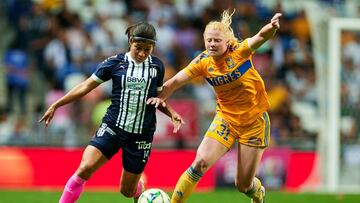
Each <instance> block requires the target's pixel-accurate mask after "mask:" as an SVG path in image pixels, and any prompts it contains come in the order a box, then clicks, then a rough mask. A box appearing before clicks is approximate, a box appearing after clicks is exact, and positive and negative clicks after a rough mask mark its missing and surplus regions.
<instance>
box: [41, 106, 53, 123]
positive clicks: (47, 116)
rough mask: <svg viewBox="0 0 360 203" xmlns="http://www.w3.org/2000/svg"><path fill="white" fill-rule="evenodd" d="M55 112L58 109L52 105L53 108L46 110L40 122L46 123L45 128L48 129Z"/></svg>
mask: <svg viewBox="0 0 360 203" xmlns="http://www.w3.org/2000/svg"><path fill="white" fill-rule="evenodd" d="M55 111H56V108H55V107H54V106H52V105H51V106H50V107H49V108H48V109H47V110H46V112H45V114H44V115H43V116H42V118H41V119H40V120H39V122H42V121H44V122H45V126H46V127H48V125H49V123H50V121H51V119H52V118H53V117H54V114H55Z"/></svg>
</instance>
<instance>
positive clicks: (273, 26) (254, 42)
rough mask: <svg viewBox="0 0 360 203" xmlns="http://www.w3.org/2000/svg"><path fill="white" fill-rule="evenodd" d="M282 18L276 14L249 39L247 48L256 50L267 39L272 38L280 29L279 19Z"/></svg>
mask: <svg viewBox="0 0 360 203" xmlns="http://www.w3.org/2000/svg"><path fill="white" fill-rule="evenodd" d="M281 16H282V14H281V13H276V14H275V15H274V16H273V17H272V18H271V21H270V23H268V24H266V25H265V26H264V27H262V28H261V29H260V31H259V32H258V33H257V34H256V35H254V36H253V37H251V38H249V47H250V48H251V49H252V50H256V49H257V48H259V47H260V46H261V45H262V44H264V43H265V42H266V41H267V40H268V39H270V38H271V37H272V36H274V34H275V32H276V30H277V29H279V28H280V22H279V19H280V17H281Z"/></svg>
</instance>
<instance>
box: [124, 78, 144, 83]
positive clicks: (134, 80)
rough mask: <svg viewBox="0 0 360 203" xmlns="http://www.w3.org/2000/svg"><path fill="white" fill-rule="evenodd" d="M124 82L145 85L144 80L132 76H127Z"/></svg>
mask: <svg viewBox="0 0 360 203" xmlns="http://www.w3.org/2000/svg"><path fill="white" fill-rule="evenodd" d="M126 82H131V83H145V82H146V81H145V78H137V77H133V76H129V77H126Z"/></svg>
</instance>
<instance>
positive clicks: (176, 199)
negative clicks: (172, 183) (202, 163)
mask: <svg viewBox="0 0 360 203" xmlns="http://www.w3.org/2000/svg"><path fill="white" fill-rule="evenodd" d="M201 177H202V174H201V173H199V172H197V171H195V170H194V168H193V167H190V168H188V169H187V170H186V171H185V172H184V173H183V174H182V175H181V176H180V178H179V180H178V182H177V183H176V187H175V190H174V193H173V195H172V197H171V203H183V202H185V201H186V200H187V198H188V197H189V196H190V195H191V193H192V192H193V191H194V189H195V187H196V185H197V183H198V182H199V180H200V178H201Z"/></svg>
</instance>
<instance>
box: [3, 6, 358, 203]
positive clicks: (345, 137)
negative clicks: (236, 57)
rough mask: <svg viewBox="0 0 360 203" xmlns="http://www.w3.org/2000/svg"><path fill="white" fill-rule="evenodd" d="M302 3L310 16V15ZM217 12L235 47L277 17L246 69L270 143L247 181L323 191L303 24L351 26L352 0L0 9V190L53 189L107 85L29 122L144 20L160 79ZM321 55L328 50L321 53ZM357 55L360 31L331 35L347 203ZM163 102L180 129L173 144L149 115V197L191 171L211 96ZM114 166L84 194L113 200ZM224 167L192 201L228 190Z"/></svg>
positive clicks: (353, 159)
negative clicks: (258, 93) (152, 127)
mask: <svg viewBox="0 0 360 203" xmlns="http://www.w3.org/2000/svg"><path fill="white" fill-rule="evenodd" d="M304 2H312V3H314V4H316V5H317V6H318V8H321V9H320V10H317V13H314V12H311V10H308V9H306V8H308V7H307V6H305V5H304V4H305V3H304ZM228 8H236V10H237V12H236V15H235V16H234V18H233V24H232V25H233V28H234V31H235V33H236V34H237V35H238V36H239V37H240V38H241V39H245V38H247V37H250V36H252V35H254V34H255V33H256V32H257V31H258V30H259V29H260V28H261V26H263V25H264V24H265V23H266V22H268V21H269V19H270V18H271V16H272V15H273V14H274V13H275V12H281V13H283V17H282V19H281V28H280V29H279V30H278V33H277V34H276V36H275V37H274V38H273V39H271V40H270V41H269V42H268V43H266V44H264V45H263V46H262V47H261V48H260V49H259V50H258V52H257V54H256V55H255V56H254V59H253V60H254V63H255V65H256V67H257V69H258V71H259V72H260V74H261V75H262V77H263V78H264V81H265V83H266V87H267V91H268V94H269V98H270V101H271V109H270V110H269V115H270V118H271V138H272V139H271V144H270V147H269V149H268V150H267V152H266V154H265V155H264V158H263V160H262V165H261V167H260V169H259V172H258V175H259V176H260V178H261V179H262V180H263V182H264V184H265V185H266V186H267V187H268V188H269V189H271V190H274V191H287V192H289V191H291V192H293V191H296V192H298V191H300V192H304V191H305V192H306V191H312V192H313V191H326V183H327V180H326V176H325V175H324V174H323V172H324V170H323V168H324V167H325V164H324V162H323V161H319V160H321V158H322V157H321V154H320V153H319V145H321V144H322V143H321V142H322V139H320V137H319V133H320V126H321V123H320V122H321V119H322V118H321V112H320V104H319V103H320V100H321V99H323V98H321V97H320V96H322V94H321V92H322V91H323V90H321V85H319V77H320V76H319V69H321V68H325V69H326V67H318V64H319V63H318V62H317V61H316V60H317V58H316V57H317V55H319V54H320V55H326V53H319V52H318V51H319V50H321V49H319V48H318V47H317V46H318V44H319V41H316V42H314V39H316V37H314V35H315V33H314V32H315V31H316V32H317V33H316V34H318V35H319V32H320V33H321V34H324V35H321V36H323V37H324V38H327V36H326V31H324V30H326V28H324V30H320V31H319V28H318V27H316V29H315V28H314V19H316V15H322V14H324V13H325V14H326V16H329V17H344V18H359V17H360V2H359V1H356V0H352V1H351V0H347V1H346V0H312V1H310V0H309V1H290V0H282V1H275V0H255V1H250V0H247V1H245V0H238V1H235V0H221V1H219V0H193V1H192V0H189V1H187V0H173V1H171V0H151V1H146V0H128V1H121V0H92V1H91V0H79V1H70V0H65V1H62V0H36V1H31V0H5V1H1V2H0V9H1V12H0V25H1V26H0V27H1V37H0V55H1V59H2V60H1V64H0V84H1V85H0V188H2V189H3V190H5V191H7V190H9V189H11V190H13V189H16V190H19V189H20V190H29V189H30V190H32V191H34V190H43V189H51V190H52V189H55V190H59V191H60V190H61V189H62V187H63V185H64V183H65V182H66V180H67V178H68V177H69V176H70V175H71V174H72V172H73V171H74V169H75V168H76V167H77V165H78V162H79V160H80V157H81V152H82V149H83V147H84V146H85V145H86V144H87V142H88V140H89V139H90V137H91V136H92V134H93V133H94V130H95V129H96V127H97V126H98V125H99V122H100V119H101V116H102V114H103V112H104V111H105V109H106V107H107V105H108V104H109V101H108V100H107V99H108V97H109V94H110V93H111V92H110V90H111V84H110V83H107V84H104V85H101V86H100V88H97V89H96V91H94V92H91V93H90V94H89V95H86V96H85V98H84V99H82V100H80V101H78V102H76V103H74V104H71V105H68V106H65V107H62V108H61V109H59V110H58V112H57V115H56V116H55V118H54V120H53V122H52V124H51V125H50V127H49V128H47V129H45V128H44V126H43V125H41V124H39V123H38V122H37V121H38V119H39V117H40V116H41V115H42V113H43V112H44V110H45V108H46V107H47V106H48V105H49V104H50V103H51V102H52V101H55V100H56V99H57V98H59V97H61V96H62V95H64V94H65V93H66V91H68V90H69V89H70V88H71V87H73V86H74V84H77V83H78V82H79V81H81V80H83V79H84V78H86V77H88V76H89V75H90V74H91V73H92V71H93V70H94V68H96V65H97V64H98V63H99V62H100V61H102V60H103V59H105V58H106V57H108V56H111V55H114V54H116V53H118V52H124V51H126V50H127V49H128V46H127V38H126V36H125V34H124V32H125V29H126V28H127V27H128V26H129V25H131V24H133V23H135V22H138V21H150V22H151V23H152V24H153V25H155V26H156V28H157V33H158V43H157V44H156V49H155V53H154V54H155V55H157V56H159V57H160V58H162V59H163V61H164V62H165V66H166V76H165V77H166V78H165V80H166V79H167V78H169V77H171V76H172V75H174V74H175V73H176V72H177V71H179V70H180V69H181V68H183V67H184V66H185V65H186V64H187V63H188V62H189V61H190V60H191V59H192V58H193V57H194V56H195V55H196V54H197V53H198V52H199V51H200V50H203V49H204V48H203V40H202V32H203V29H204V27H205V25H206V24H207V23H208V22H209V21H210V20H213V19H218V17H219V16H220V14H221V12H222V11H223V10H224V9H228ZM314 16H315V17H314ZM324 23H325V24H326V21H324ZM321 45H322V47H325V49H326V48H327V44H326V42H322V44H321ZM359 53H360V31H359V32H354V31H344V32H342V34H341V55H340V56H338V57H340V58H341V68H342V72H341V95H340V97H341V115H340V116H339V122H340V124H341V125H340V127H341V134H340V137H341V139H340V141H341V142H340V143H341V145H340V146H341V154H340V160H341V163H340V164H341V170H340V174H339V177H341V179H340V181H341V182H342V183H346V184H347V185H351V186H354V187H351V188H352V189H350V190H346V191H345V192H351V193H354V191H355V194H357V196H355V198H357V200H359V199H360V195H359V193H360V192H359V191H360V189H359V188H360V172H359V171H360V159H359V156H356V155H355V156H354V154H359V152H360V131H359V123H360V114H359V111H360V109H359V108H360V103H359V102H360V94H359V93H360V90H359V89H360V57H359ZM171 102H172V104H173V106H174V108H175V109H177V110H178V111H179V112H180V114H181V115H182V116H183V117H184V118H185V122H186V125H184V126H183V128H182V130H181V132H180V133H178V134H175V135H173V134H172V132H171V131H172V129H171V123H170V122H169V121H168V119H167V118H166V117H164V116H163V115H161V114H158V130H157V132H156V137H155V143H154V152H153V154H152V158H151V160H150V162H149V166H148V167H147V169H146V171H145V174H146V175H147V180H148V186H149V187H161V188H164V189H166V190H168V191H171V189H172V188H173V186H174V185H175V183H176V180H177V178H178V177H179V175H180V174H181V172H182V171H183V170H184V169H185V168H186V167H187V166H188V164H189V163H190V162H191V160H192V158H193V156H194V154H195V149H196V146H197V145H198V143H199V141H200V140H201V138H202V135H203V133H204V132H205V131H206V129H207V127H208V125H209V123H210V122H211V119H212V117H213V113H214V109H215V101H214V94H213V91H212V90H211V88H210V87H209V86H208V85H207V84H206V83H205V82H204V81H203V80H194V81H193V83H192V84H191V85H188V86H186V87H185V88H182V89H181V90H179V91H177V92H176V93H175V94H174V95H173V97H172V98H171ZM119 157H120V156H119V155H117V156H116V157H115V158H114V160H113V161H111V162H109V163H108V164H107V165H106V166H105V167H104V168H102V169H100V171H99V172H97V173H96V174H95V175H94V178H93V179H92V180H90V181H89V183H88V186H87V190H110V191H117V190H118V182H119V176H120V169H121V165H120V158H119ZM235 160H236V156H235V154H234V153H233V152H232V151H231V152H230V153H228V154H227V155H226V156H225V157H224V158H223V159H222V160H220V162H219V163H218V164H217V165H216V166H215V167H214V168H213V169H212V170H211V171H209V173H208V174H206V176H205V177H204V178H203V180H202V181H201V182H200V185H199V187H198V191H200V192H201V191H206V192H210V193H211V192H213V191H214V189H216V190H217V189H218V188H228V187H232V186H233V177H234V167H235V166H234V163H235ZM164 166H166V167H164ZM49 171H50V172H49ZM164 174H167V176H164ZM326 192H328V191H326ZM342 192H343V191H342ZM0 199H1V198H0ZM0 201H1V200H0ZM341 201H342V200H341V199H340V202H341Z"/></svg>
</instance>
